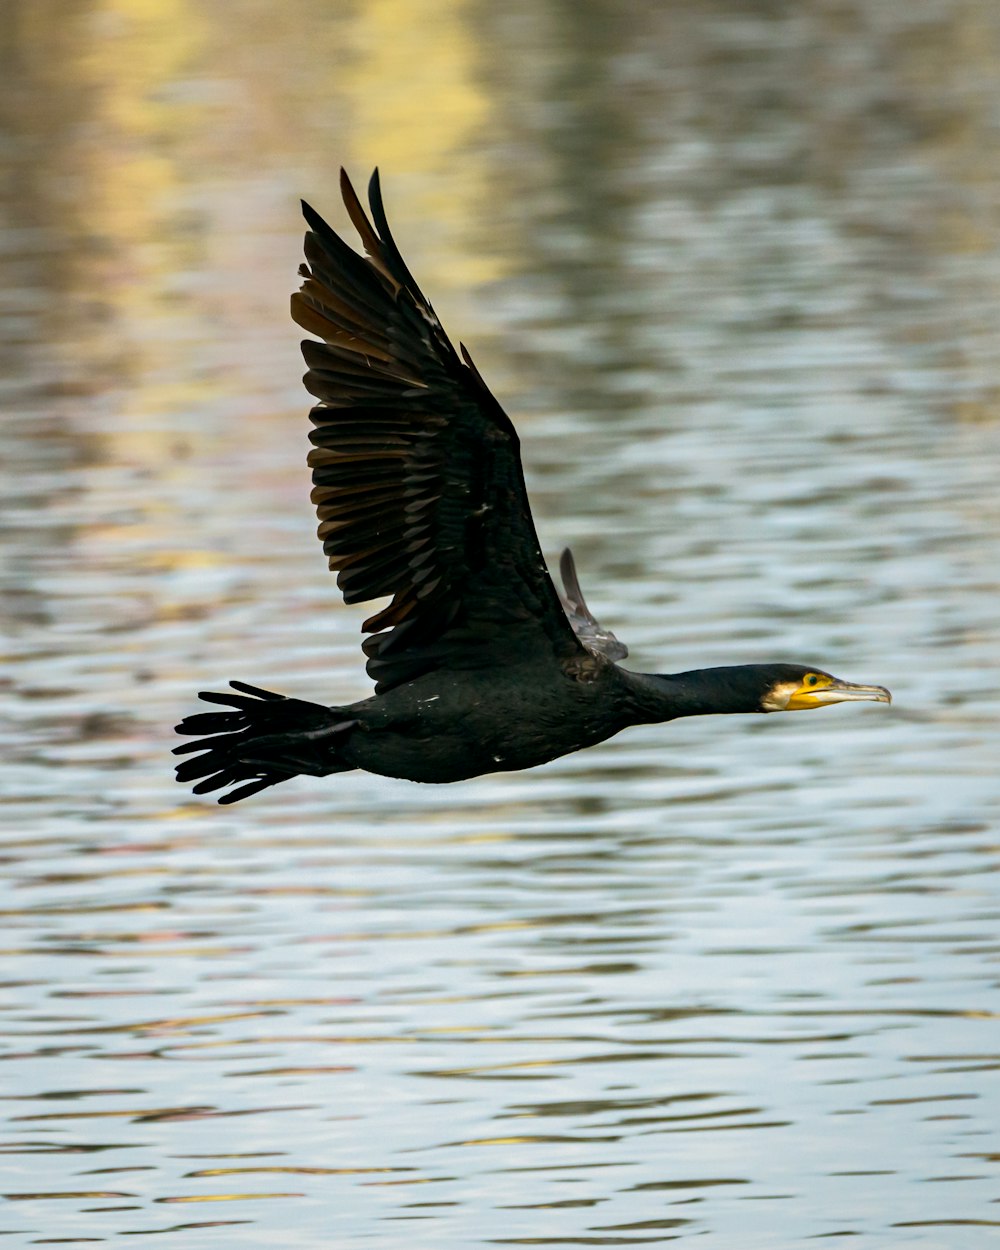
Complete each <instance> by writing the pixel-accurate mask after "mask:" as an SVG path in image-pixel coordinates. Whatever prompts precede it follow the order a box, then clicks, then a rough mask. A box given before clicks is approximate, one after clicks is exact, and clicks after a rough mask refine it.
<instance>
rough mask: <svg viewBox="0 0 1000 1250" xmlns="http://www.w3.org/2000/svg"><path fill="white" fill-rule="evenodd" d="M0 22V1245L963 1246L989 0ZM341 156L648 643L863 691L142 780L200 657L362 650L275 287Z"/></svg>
mask: <svg viewBox="0 0 1000 1250" xmlns="http://www.w3.org/2000/svg"><path fill="white" fill-rule="evenodd" d="M57 19H58V20H57ZM0 20H2V24H3V25H2V40H0V46H2V53H0V56H2V61H3V66H2V68H3V72H2V74H0V84H2V85H0V107H2V109H3V115H4V118H5V125H4V134H5V139H4V143H3V147H2V149H0V173H2V183H0V185H2V202H0V223H2V224H0V253H2V267H3V281H2V283H0V291H2V294H0V312H2V322H0V365H2V371H0V392H2V401H3V420H2V423H0V441H2V456H3V463H4V464H5V465H6V466H7V467H8V470H9V472H8V474H7V476H6V479H5V489H4V498H3V510H2V515H0V523H2V525H3V537H4V543H3V549H2V568H0V577H2V592H3V593H2V602H0V612H2V618H3V628H4V635H5V644H4V650H5V653H6V662H5V665H4V670H5V677H4V681H5V684H6V685H7V687H8V696H9V697H8V699H7V711H8V713H9V715H8V717H7V720H6V723H5V726H4V728H3V729H2V731H0V733H2V743H0V747H2V752H3V757H4V761H5V767H4V775H5V780H4V806H3V814H4V816H5V818H6V819H5V822H4V823H5V830H6V832H5V850H4V854H5V860H6V862H5V873H4V887H3V895H2V898H0V908H2V913H3V926H2V932H3V937H2V939H0V941H2V945H3V947H4V948H5V951H4V956H5V957H4V963H3V979H4V992H3V998H2V1010H3V1017H2V1042H3V1050H2V1051H0V1058H2V1060H3V1062H0V1096H2V1100H3V1111H4V1113H5V1115H6V1117H7V1120H6V1126H5V1131H4V1134H3V1137H2V1140H0V1150H2V1153H3V1156H4V1158H3V1170H2V1177H3V1180H2V1192H3V1194H4V1195H5V1197H6V1201H5V1202H4V1204H3V1207H2V1209H0V1245H10V1246H20V1245H25V1246H28V1245H42V1244H55V1243H59V1244H68V1245H75V1244H91V1243H100V1242H110V1243H115V1242H119V1241H120V1239H122V1238H131V1239H133V1241H136V1242H137V1243H138V1244H140V1245H145V1244H147V1242H148V1244H150V1245H156V1246H160V1245H162V1246H171V1245H174V1246H177V1247H186V1248H190V1250H195V1248H199V1250H200V1248H201V1247H206V1248H207V1247H211V1248H212V1250H223V1248H228V1247H233V1248H234V1250H235V1248H237V1247H239V1248H243V1247H247V1246H257V1245H259V1246H274V1245H276V1244H280V1245H281V1246H283V1247H308V1248H309V1250H312V1248H314V1247H320V1246H323V1247H326V1246H331V1245H333V1246H337V1247H350V1246H361V1245H365V1246H374V1247H385V1248H386V1250H390V1248H394V1247H397V1246H399V1245H400V1244H401V1243H403V1242H404V1241H405V1243H406V1244H408V1245H413V1246H425V1247H428V1250H431V1248H433V1250H440V1248H442V1247H456V1248H457V1250H458V1248H465V1247H469V1246H480V1245H482V1246H487V1245H552V1246H566V1247H571V1246H622V1245H656V1244H660V1243H664V1242H667V1241H671V1240H683V1239H685V1238H697V1239H698V1243H697V1244H698V1245H699V1246H702V1247H704V1248H705V1250H714V1248H716V1247H717V1248H718V1250H731V1248H732V1247H733V1246H736V1245H738V1246H740V1247H741V1250H793V1248H796V1250H797V1248H798V1247H802V1246H806V1245H809V1244H812V1242H813V1241H819V1240H823V1239H825V1240H827V1241H828V1242H832V1243H833V1244H841V1243H843V1244H850V1245H851V1246H852V1247H858V1248H859V1250H860V1248H862V1247H872V1248H874V1247H885V1246H893V1247H896V1246H898V1247H907V1248H908V1247H922V1248H934V1250H979V1247H982V1246H984V1245H986V1244H988V1242H989V1241H990V1240H991V1239H992V1237H994V1236H995V1230H996V1227H997V1225H998V1224H1000V1205H998V1203H1000V1183H998V1176H997V1161H998V1158H1000V1140H998V1134H997V1124H998V1122H1000V1106H998V1098H997V1092H996V1091H997V1082H996V1073H997V1067H998V1064H1000V1040H998V1039H1000V1033H998V1021H997V1016H998V1012H1000V998H998V994H997V954H998V949H1000V948H998V941H997V920H998V912H1000V908H998V905H997V888H996V867H997V862H998V841H997V832H996V831H997V817H998V811H1000V781H998V777H997V759H998V746H1000V741H998V739H1000V735H998V731H997V714H998V711H1000V639H998V632H997V602H998V590H1000V574H998V569H1000V560H998V543H997V534H998V529H1000V494H998V492H997V486H996V482H997V471H996V466H997V450H998V421H997V413H998V396H1000V353H998V340H997V337H996V325H997V322H998V314H1000V259H998V257H1000V248H998V244H1000V219H998V215H997V204H998V203H1000V175H998V172H997V164H996V162H995V161H994V160H992V159H991V158H990V156H989V153H990V152H995V150H996V143H997V137H998V136H997V119H998V117H1000V88H998V86H997V82H996V73H995V67H996V63H997V53H998V51H1000V46H998V45H1000V16H998V14H997V12H996V10H995V7H994V6H992V5H990V4H988V3H987V2H986V0H952V2H949V0H933V2H932V0H927V2H926V3H920V4H913V5H908V6H905V7H904V6H899V5H896V4H889V3H884V4H883V3H875V4H870V3H866V4H860V3H857V4H855V3H833V2H832V0H829V2H828V0H815V2H814V3H811V4H808V5H805V6H783V5H760V6H752V8H751V9H749V10H748V9H747V8H746V6H739V5H731V6H730V5H726V4H723V3H709V4H704V3H698V4H690V5H688V4H684V3H680V4H674V5H669V6H658V5H645V4H642V3H638V2H636V3H630V4H626V5H623V6H622V5H602V4H597V3H588V4H585V5H582V6H581V5H572V6H569V5H561V4H558V3H550V4H543V5H539V4H531V5H528V4H522V3H515V4H514V5H506V6H501V7H500V9H499V10H496V9H495V6H489V5H485V4H480V3H472V2H470V3H449V4H435V5H430V4H427V5H423V4H415V3H412V0H411V2H409V3H405V4H404V3H401V2H400V0H375V2H374V3H370V4H366V5H363V6H361V5H359V6H356V7H355V6H348V5H343V6H332V10H331V6H329V5H322V4H318V3H314V2H312V0H296V2H295V3H292V4H289V5H285V6H281V7H280V8H279V10H277V11H275V10H273V8H272V7H271V6H261V5H258V4H255V3H253V0H236V2H235V3H234V4H231V5H229V6H227V8H226V11H225V14H223V12H222V10H216V8H215V7H213V6H209V5H203V4H200V3H196V2H195V0H160V2H158V3H156V4H147V5H140V4H137V3H131V2H130V0H107V2H102V3H97V2H96V0H75V2H74V3H71V4H68V5H67V4H64V3H63V4H60V5H56V4H55V3H54V2H53V3H40V4H39V3H36V4H33V5H28V4H20V3H14V2H12V3H9V4H8V5H7V6H6V7H5V10H4V17H3V18H2V19H0ZM340 162H344V163H346V164H348V165H349V167H350V168H351V169H352V171H354V172H355V173H356V174H357V175H358V179H359V181H360V180H361V179H362V178H363V177H364V175H365V173H366V171H367V169H368V168H369V167H370V166H371V165H372V164H374V163H376V162H378V163H379V164H380V165H381V167H382V171H383V178H384V184H385V193H386V199H387V203H388V206H389V211H390V216H391V218H392V220H393V222H394V226H395V229H396V233H397V237H398V239H399V240H400V243H401V245H402V246H403V248H404V251H405V253H406V255H407V258H408V260H409V262H410V264H411V267H412V268H413V269H414V271H415V272H416V274H417V276H418V279H419V280H420V282H421V284H422V285H423V286H424V288H425V289H426V290H427V291H428V292H429V294H430V295H431V298H432V299H433V300H434V302H435V305H436V307H437V308H438V311H439V313H440V314H441V315H442V317H443V319H444V320H445V321H446V324H447V325H448V326H449V327H450V328H451V331H452V333H453V334H454V335H455V337H456V338H458V337H461V338H462V339H464V340H465V341H466V342H467V343H468V344H469V346H470V348H471V350H472V351H473V353H474V355H475V357H476V360H477V362H478V364H479V365H480V367H481V369H482V370H483V372H484V373H485V375H486V376H487V378H488V379H489V381H490V382H491V384H492V385H493V386H494V388H495V390H496V392H497V394H498V395H499V396H500V397H501V398H502V400H503V402H504V403H505V405H506V406H507V408H508V410H509V411H510V412H511V413H512V414H513V415H514V417H515V419H516V421H517V424H518V428H519V430H520V432H521V434H522V440H523V448H524V456H525V461H526V466H527V473H528V480H529V488H530V491H531V497H532V502H533V506H534V510H535V515H536V518H537V521H538V527H539V532H540V535H541V538H542V541H543V545H544V546H545V549H546V551H547V552H548V553H549V555H550V556H555V555H556V553H557V552H558V550H559V548H560V546H561V545H563V544H564V543H571V544H572V545H573V547H574V550H575V551H576V554H577V562H578V566H579V569H580V574H581V580H582V581H583V584H584V588H585V590H587V592H588V597H589V599H590V600H591V601H592V606H593V607H594V608H595V610H596V611H597V612H598V613H599V615H600V616H601V618H602V620H605V621H606V622H607V623H608V624H609V625H610V626H611V627H612V628H613V629H614V630H615V631H616V632H617V633H618V634H619V635H620V636H621V637H623V638H624V639H626V640H627V641H628V643H629V644H630V646H631V649H632V657H631V660H632V661H634V663H635V666H636V667H639V668H647V669H652V670H660V671H670V670H677V669H684V668H689V667H693V666H696V665H699V664H710V663H727V662H730V663H731V662H739V661H740V660H764V659H802V660H804V661H807V662H810V663H816V664H821V665H822V666H823V667H825V668H829V669H831V670H832V671H834V672H836V673H838V674H841V675H843V676H844V677H847V678H850V679H854V680H859V681H877V682H880V683H884V684H886V685H888V686H890V687H891V688H892V689H893V691H894V694H895V696H896V703H895V704H894V705H893V707H892V708H884V707H875V706H861V707H841V708H836V709H833V710H831V711H828V712H826V713H824V714H822V715H819V714H817V715H814V716H810V717H805V718H803V717H768V718H740V719H735V718H734V719H729V720H726V721H719V720H712V719H704V720H695V721H692V722H690V723H687V724H684V723H681V724H676V725H668V726H659V727H650V728H645V729H640V730H634V731H631V732H629V733H627V734H625V735H623V736H621V737H620V738H618V739H615V740H613V741H611V742H608V743H605V744H603V745H601V746H600V747H597V748H595V749H593V750H591V751H588V752H586V753H583V754H580V755H576V756H572V757H569V758H567V759H563V760H558V761H555V762H554V763H552V764H551V765H548V766H546V767H545V768H543V769H538V770H535V771H533V772H531V773H524V774H511V775H498V776H494V777H487V778H482V779H479V780H477V781H474V782H470V783H465V784H462V785H458V786H454V787H444V788H441V789H438V788H435V787H420V786H413V785H409V784H407V783H403V782H392V781H387V780H385V779H380V778H376V777H371V776H366V775H362V774H358V775H353V774H351V775H344V776H341V777H336V778H331V779H329V780H327V781H311V780H307V779H301V780H298V781H296V782H294V783H291V784H288V785H285V786H282V787H281V788H280V789H279V790H274V791H270V792H268V793H267V794H265V795H262V796H260V797H259V798H257V799H255V800H253V801H251V802H249V803H246V804H241V805H239V806H237V807H235V808H231V809H228V810H227V809H219V808H217V807H215V806H214V805H213V804H211V803H210V802H208V801H204V800H197V799H195V798H192V797H191V796H190V795H189V794H188V793H187V792H186V791H184V790H181V789H179V788H177V787H176V786H174V785H173V783H172V781H171V780H170V763H171V761H170V759H169V755H168V751H169V748H170V746H172V745H173V743H172V741H171V738H172V735H171V731H170V727H171V725H172V724H173V723H174V722H175V721H176V720H177V719H178V718H179V716H180V715H182V714H184V713H186V712H188V711H190V710H192V705H193V696H194V692H195V691H197V690H198V689H203V688H213V687H216V688H217V687H218V686H219V685H220V683H222V682H224V681H226V680H228V679H229V678H231V677H237V678H242V679H244V680H249V681H251V682H256V683H259V684H262V685H265V686H269V687H272V688H275V689H279V690H285V691H287V692H288V693H290V694H296V695H299V696H302V697H305V698H318V699H322V700H324V701H327V702H338V701H345V700H350V699H353V698H357V697H360V696H362V695H364V694H365V693H367V691H368V688H369V687H368V683H367V681H366V679H365V677H364V674H363V671H362V668H361V656H360V651H359V648H358V642H359V635H358V632H357V631H358V626H359V624H360V620H361V617H362V613H361V612H360V611H359V610H357V609H348V608H345V607H344V606H343V605H342V604H341V603H340V601H339V598H338V596H337V592H336V586H335V584H334V581H333V579H332V578H330V577H329V576H327V575H326V574H325V572H324V567H323V558H322V554H321V552H320V551H319V548H318V546H317V545H316V543H315V540H314V539H313V537H312V530H313V528H314V521H313V519H312V516H311V513H310V510H309V507H308V504H307V493H308V484H307V477H306V472H305V469H304V454H305V433H306V428H307V425H306V420H305V411H306V407H307V402H306V399H305V397H304V395H303V393H302V392H301V388H300V386H299V382H298V377H299V374H300V372H301V365H300V362H299V358H298V350H297V334H296V332H295V330H294V327H292V326H291V324H290V323H289V321H288V319H287V313H286V308H287V296H288V292H289V290H290V288H291V286H292V284H293V280H294V270H295V266H296V264H297V258H298V251H299V247H300V241H301V225H300V223H299V221H298V217H297V204H296V200H297V197H298V196H299V195H302V194H305V195H307V196H308V198H309V199H310V200H311V201H312V202H313V203H315V204H316V205H317V207H319V208H320V209H321V210H322V211H324V212H326V213H328V214H329V215H330V216H331V218H333V219H334V220H335V221H336V222H337V223H338V224H340V225H343V224H344V218H343V215H341V214H338V210H337V207H336V205H337V193H336V167H337V165H338V164H339V163H340ZM848 1238H850V1241H849V1242H848Z"/></svg>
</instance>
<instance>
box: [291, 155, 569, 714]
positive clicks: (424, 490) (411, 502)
mask: <svg viewBox="0 0 1000 1250" xmlns="http://www.w3.org/2000/svg"><path fill="white" fill-rule="evenodd" d="M341 190H342V194H343V197H344V205H345V207H346V209H347V214H348V216H349V218H350V220H351V222H352V224H353V226H354V228H355V229H356V230H357V232H358V235H359V236H360V239H361V242H362V245H363V247H364V249H365V253H366V255H365V256H361V255H360V254H359V253H357V252H355V251H354V250H353V249H352V248H351V247H349V246H348V245H347V244H346V243H345V242H344V241H343V240H342V239H341V238H340V236H339V235H338V234H337V233H336V232H335V231H334V230H332V229H331V227H330V226H329V225H327V223H326V222H325V221H324V220H323V218H322V217H320V216H319V214H318V213H316V212H315V211H314V210H313V209H312V208H310V207H309V206H308V205H307V204H303V213H304V215H305V218H306V221H307V223H308V225H309V232H308V233H307V235H306V243H305V257H306V263H305V264H304V265H303V266H302V268H301V271H300V272H301V274H302V278H303V282H302V286H301V289H300V290H299V291H298V292H297V293H296V294H295V295H293V296H292V316H293V317H294V319H295V321H296V322H297V323H298V324H299V325H300V326H301V327H302V328H303V329H304V330H306V331H307V332H309V333H310V334H315V335H316V336H317V337H318V338H319V339H321V340H322V341H321V342H315V341H311V340H310V341H306V342H304V343H303V344H302V352H303V357H304V359H305V362H306V366H307V370H308V372H307V373H306V375H305V385H306V389H307V390H308V391H309V393H310V394H312V395H313V396H315V398H316V399H317V400H319V403H318V404H317V405H316V407H314V408H313V410H312V412H311V414H310V416H311V419H312V421H313V424H314V427H315V428H314V429H313V431H312V433H311V434H310V440H311V442H312V444H313V447H312V450H311V451H310V453H309V465H310V466H311V468H312V473H313V492H312V500H313V503H314V504H315V505H316V508H317V514H318V516H319V521H320V525H319V537H320V539H321V541H322V543H323V548H324V551H325V552H326V554H327V557H328V559H329V563H330V567H331V569H334V570H336V571H337V582H338V585H339V586H340V588H341V591H342V593H343V596H344V599H345V601H346V602H347V603H359V602H364V601H367V600H370V599H377V598H381V597H385V596H391V602H390V603H389V604H388V605H387V606H385V607H383V608H382V609H380V610H379V611H377V612H376V613H375V614H374V615H373V616H371V617H369V619H368V620H367V621H365V622H364V625H363V626H362V629H363V630H364V631H365V632H368V633H371V634H373V636H372V637H370V638H368V639H367V640H366V641H365V643H364V651H365V654H366V655H367V657H368V671H369V673H370V675H371V676H372V677H373V678H374V679H375V681H376V689H377V690H379V691H383V690H386V689H389V688H391V687H392V686H395V685H398V684H399V683H400V682H403V681H408V680H410V679H412V678H413V677H416V676H420V675H421V674H422V673H426V672H428V671H430V670H431V669H435V668H449V667H450V668H474V667H477V666H480V665H489V664H497V663H503V662H505V661H506V660H507V659H510V658H512V657H514V656H523V655H524V654H526V648H532V647H533V648H536V649H543V648H544V649H545V651H546V652H547V653H548V654H552V655H553V656H554V657H556V658H557V659H564V660H565V659H569V658H572V657H579V656H580V655H581V654H582V653H583V651H582V647H581V644H580V642H579V641H578V639H577V636H576V634H575V633H574V630H573V628H572V627H571V622H570V621H569V620H567V617H566V614H565V612H564V611H563V609H562V606H561V604H560V600H559V596H558V595H557V594H556V590H555V587H554V586H553V584H552V581H551V579H550V578H549V574H548V571H547V569H546V567H545V562H544V560H543V559H542V555H541V552H540V550H539V547H538V539H537V536H536V534H535V527H534V523H533V521H532V519H531V512H530V510H529V506H528V499H527V493H526V491H525V487H524V478H523V474H522V470H521V460H520V447H519V443H518V438H517V434H516V433H515V431H514V427H513V425H512V424H511V422H510V420H509V418H508V417H507V415H506V413H504V411H503V409H502V408H501V407H500V405H499V404H498V403H497V401H496V399H494V397H493V395H492V394H491V393H490V391H489V389H488V388H487V386H486V384H485V382H484V381H483V379H482V377H481V376H480V374H479V371H478V370H477V369H476V367H475V365H474V364H473V363H472V359H471V357H470V356H469V353H468V352H467V351H466V349H465V347H464V345H463V346H461V355H459V354H458V353H456V351H455V349H454V347H453V346H452V344H451V342H450V340H449V339H448V336H447V335H446V334H445V332H444V329H443V328H442V326H441V323H440V321H439V320H438V318H437V315H436V314H435V312H434V309H433V308H432V307H431V305H430V303H429V302H428V300H427V299H426V298H425V296H424V295H423V293H422V291H421V290H420V288H419V287H418V286H417V284H416V282H415V281H414V279H413V275H412V274H411V273H410V271H409V269H408V268H407V266H406V264H405V262H404V261H403V258H402V256H401V255H400V252H399V249H398V247H397V246H396V242H395V240H394V238H393V236H392V233H391V231H390V229H389V225H388V222H387V220H386V216H385V209H384V207H383V204H382V193H381V188H380V186H379V179H378V171H377V170H376V171H375V173H374V174H373V175H372V179H371V182H370V184H369V188H368V201H369V206H370V213H371V216H370V217H369V215H368V213H366V212H365V209H364V207H363V206H362V204H361V201H360V199H359V198H358V196H357V194H356V192H355V190H354V188H353V187H352V185H351V183H350V180H349V179H348V177H347V175H346V174H345V173H343V171H342V172H341Z"/></svg>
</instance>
